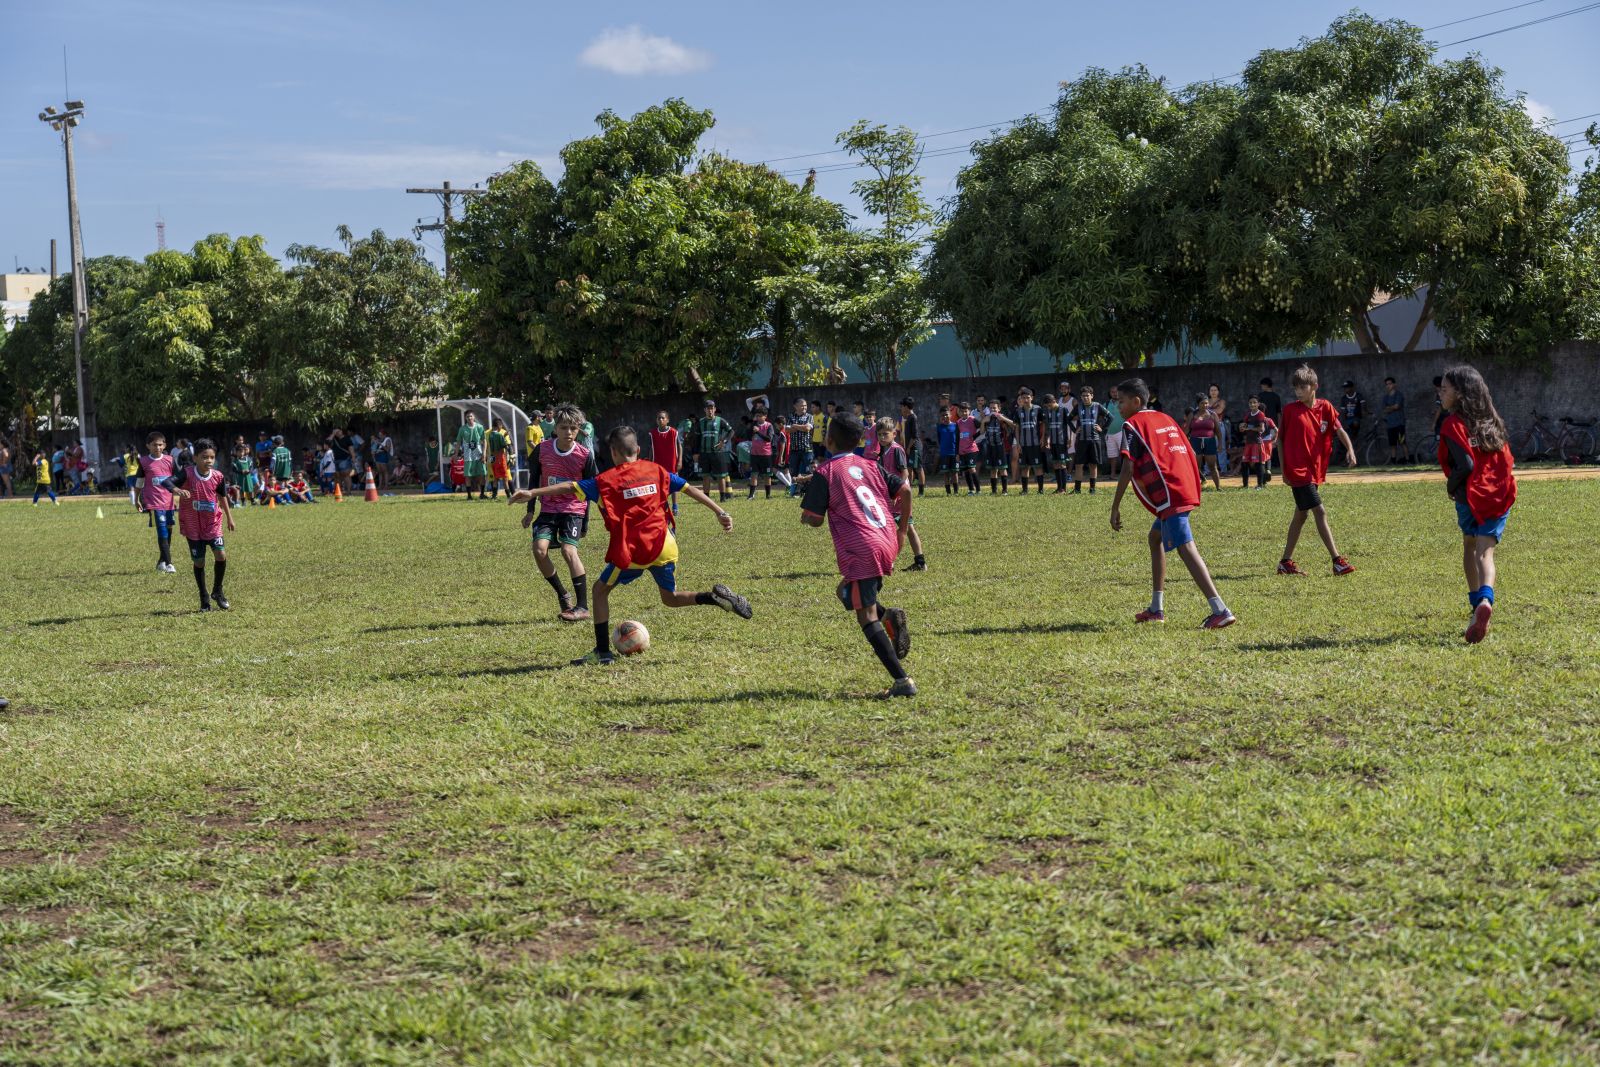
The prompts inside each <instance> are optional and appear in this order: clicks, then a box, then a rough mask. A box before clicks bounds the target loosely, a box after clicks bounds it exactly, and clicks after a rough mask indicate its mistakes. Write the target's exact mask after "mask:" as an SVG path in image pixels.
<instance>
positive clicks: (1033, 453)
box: [1018, 445, 1044, 467]
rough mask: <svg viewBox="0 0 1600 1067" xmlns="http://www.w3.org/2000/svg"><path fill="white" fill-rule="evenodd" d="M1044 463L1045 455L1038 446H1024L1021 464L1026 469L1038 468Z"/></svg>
mask: <svg viewBox="0 0 1600 1067" xmlns="http://www.w3.org/2000/svg"><path fill="white" fill-rule="evenodd" d="M1043 461H1044V455H1043V452H1042V450H1041V449H1040V448H1039V446H1038V445H1023V446H1022V458H1021V460H1019V461H1018V462H1020V463H1021V464H1022V465H1023V466H1024V467H1037V466H1039V465H1040V464H1041V463H1042V462H1043Z"/></svg>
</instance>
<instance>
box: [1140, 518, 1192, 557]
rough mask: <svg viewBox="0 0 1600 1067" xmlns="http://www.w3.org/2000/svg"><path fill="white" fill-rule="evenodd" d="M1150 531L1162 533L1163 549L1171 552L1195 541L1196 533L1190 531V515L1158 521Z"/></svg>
mask: <svg viewBox="0 0 1600 1067" xmlns="http://www.w3.org/2000/svg"><path fill="white" fill-rule="evenodd" d="M1150 529H1152V530H1160V531H1161V547H1162V548H1164V549H1165V550H1166V551H1168V552H1171V551H1172V550H1173V549H1175V548H1179V547H1181V546H1183V545H1186V544H1188V543H1189V542H1190V541H1193V540H1194V531H1193V530H1190V529H1189V513H1188V512H1187V511H1186V512H1184V513H1183V514H1182V515H1169V516H1167V517H1166V518H1164V519H1157V520H1156V521H1155V522H1153V523H1151V524H1150Z"/></svg>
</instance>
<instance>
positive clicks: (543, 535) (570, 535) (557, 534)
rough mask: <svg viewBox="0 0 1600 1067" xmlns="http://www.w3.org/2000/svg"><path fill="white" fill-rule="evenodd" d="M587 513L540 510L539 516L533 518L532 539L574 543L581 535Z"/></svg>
mask: <svg viewBox="0 0 1600 1067" xmlns="http://www.w3.org/2000/svg"><path fill="white" fill-rule="evenodd" d="M586 518H588V515H587V514H584V515H578V514H564V513H561V512H555V513H551V512H548V511H541V512H540V513H539V517H538V518H536V519H534V520H533V539H534V540H535V541H555V542H558V543H559V544H563V545H575V544H577V543H578V540H579V539H580V538H581V537H583V526H584V520H585V519H586Z"/></svg>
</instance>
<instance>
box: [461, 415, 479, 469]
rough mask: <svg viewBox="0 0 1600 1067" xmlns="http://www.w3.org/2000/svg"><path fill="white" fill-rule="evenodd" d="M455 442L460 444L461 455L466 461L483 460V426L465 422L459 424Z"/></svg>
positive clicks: (476, 461) (475, 461)
mask: <svg viewBox="0 0 1600 1067" xmlns="http://www.w3.org/2000/svg"><path fill="white" fill-rule="evenodd" d="M456 444H457V445H458V446H460V448H459V451H460V452H461V456H462V458H463V459H465V460H466V461H467V462H468V463H482V462H483V427H482V426H477V425H472V426H469V425H467V424H466V423H462V424H461V429H459V430H457V431H456Z"/></svg>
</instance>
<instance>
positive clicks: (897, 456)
mask: <svg viewBox="0 0 1600 1067" xmlns="http://www.w3.org/2000/svg"><path fill="white" fill-rule="evenodd" d="M898 432H899V431H897V430H896V429H895V426H894V420H893V419H891V418H889V417H887V416H885V417H884V418H881V419H879V420H878V470H880V471H882V472H883V479H884V484H885V485H887V484H888V482H889V479H891V478H898V479H899V480H900V481H901V482H903V483H905V484H906V485H907V486H909V485H910V484H911V468H910V466H909V461H908V460H907V459H906V450H905V449H904V448H902V447H901V446H900V442H899V441H897V440H896V439H895V438H896V435H897V434H898ZM889 514H890V516H892V517H893V518H894V520H895V523H896V524H897V525H900V502H899V500H898V498H893V497H891V498H890V500H889ZM903 525H904V527H905V531H906V539H907V540H908V541H910V542H911V566H910V567H909V568H907V569H908V570H913V571H925V570H927V569H928V560H927V558H926V557H924V556H923V554H922V538H921V537H920V536H918V535H917V528H916V526H915V525H913V524H912V522H911V520H910V519H909V518H908V519H906V521H905V523H904V524H903Z"/></svg>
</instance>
